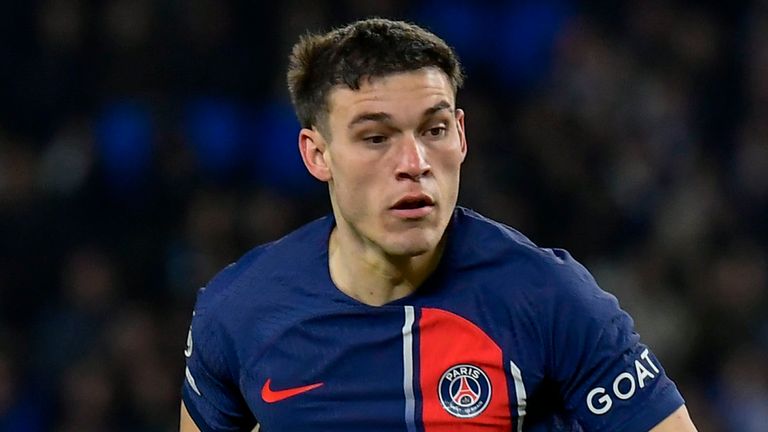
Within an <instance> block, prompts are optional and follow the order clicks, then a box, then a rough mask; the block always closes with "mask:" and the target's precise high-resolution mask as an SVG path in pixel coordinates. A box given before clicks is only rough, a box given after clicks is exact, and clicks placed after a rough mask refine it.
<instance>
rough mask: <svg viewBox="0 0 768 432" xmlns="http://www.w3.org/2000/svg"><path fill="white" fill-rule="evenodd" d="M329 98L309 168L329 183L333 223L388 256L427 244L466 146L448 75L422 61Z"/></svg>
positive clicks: (445, 217) (452, 197)
mask: <svg viewBox="0 0 768 432" xmlns="http://www.w3.org/2000/svg"><path fill="white" fill-rule="evenodd" d="M328 102H329V114H328V128H329V131H330V137H329V138H330V140H331V141H330V142H329V143H326V142H324V139H323V138H322V137H321V136H320V135H319V134H317V135H316V136H317V139H318V140H320V141H323V142H321V143H319V147H322V148H323V151H322V152H321V153H322V161H321V162H322V164H324V167H325V169H326V170H325V171H323V172H322V174H321V175H318V174H317V173H315V172H313V174H315V176H316V177H318V178H320V179H321V180H325V181H327V182H328V184H329V190H330V194H331V202H332V204H333V208H334V213H335V216H336V222H337V228H338V229H339V230H343V231H344V235H345V236H349V237H348V238H352V239H354V240H355V241H359V242H361V244H363V245H366V246H374V247H377V248H379V249H381V250H382V251H383V252H384V253H386V254H387V255H391V256H416V255H421V254H423V253H426V252H429V251H432V250H434V248H435V247H436V246H437V245H438V243H439V242H440V239H441V238H442V236H443V233H444V231H445V228H446V226H447V225H448V222H449V220H450V218H451V214H452V212H453V209H454V207H455V205H456V199H457V195H458V188H459V172H460V168H461V163H462V162H463V161H464V156H465V155H466V148H467V147H466V139H465V136H464V113H463V112H462V111H461V110H457V109H455V97H454V92H453V89H452V87H451V84H450V80H449V79H448V77H447V76H446V75H445V74H444V73H443V72H441V71H439V70H438V69H435V68H425V69H421V70H418V71H414V72H404V73H397V74H393V75H388V76H385V77H381V78H374V79H373V80H367V79H364V80H363V81H362V82H361V87H360V89H359V90H351V89H348V88H346V87H337V88H335V89H333V90H332V91H331V93H330V94H329V98H328ZM302 152H303V153H304V150H303V149H302ZM305 160H306V157H305ZM308 166H309V164H308ZM310 171H312V168H310Z"/></svg>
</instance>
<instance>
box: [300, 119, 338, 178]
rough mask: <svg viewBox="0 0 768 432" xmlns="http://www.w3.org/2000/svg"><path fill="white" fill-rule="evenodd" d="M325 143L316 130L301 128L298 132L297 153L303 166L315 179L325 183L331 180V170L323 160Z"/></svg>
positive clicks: (325, 148)
mask: <svg viewBox="0 0 768 432" xmlns="http://www.w3.org/2000/svg"><path fill="white" fill-rule="evenodd" d="M326 150H327V143H326V142H325V139H324V138H323V135H322V134H321V133H320V132H319V131H318V130H317V129H314V128H312V129H307V128H303V129H301V131H299V153H301V160H303V161H304V166H306V167H307V170H308V171H309V173H310V174H312V175H313V176H314V177H315V178H316V179H318V180H320V181H322V182H327V181H329V180H330V179H331V170H330V169H329V168H328V163H327V161H326V160H325V156H326V154H325V152H326Z"/></svg>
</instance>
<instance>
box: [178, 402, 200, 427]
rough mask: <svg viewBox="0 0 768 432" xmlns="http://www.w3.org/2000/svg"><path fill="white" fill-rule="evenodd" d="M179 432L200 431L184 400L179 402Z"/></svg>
mask: <svg viewBox="0 0 768 432" xmlns="http://www.w3.org/2000/svg"><path fill="white" fill-rule="evenodd" d="M179 432H200V429H198V427H197V425H196V424H195V422H194V421H193V420H192V417H190V416H189V411H187V407H186V405H184V401H182V402H181V418H180V421H179Z"/></svg>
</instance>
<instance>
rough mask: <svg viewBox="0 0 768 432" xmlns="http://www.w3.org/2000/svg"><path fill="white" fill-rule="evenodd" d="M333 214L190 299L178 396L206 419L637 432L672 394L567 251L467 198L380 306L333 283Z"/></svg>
mask: <svg viewBox="0 0 768 432" xmlns="http://www.w3.org/2000/svg"><path fill="white" fill-rule="evenodd" d="M333 226H334V220H333V217H331V216H327V217H325V218H322V219H319V220H317V221H315V222H312V223H310V224H308V225H305V226H304V227H302V228H300V229H299V230H297V231H295V232H293V233H291V234H289V235H288V236H286V237H284V238H282V239H280V240H278V241H275V242H272V243H269V244H266V245H263V246H260V247H258V248H255V249H254V250H252V251H251V252H249V253H248V254H246V255H245V256H244V257H243V258H242V259H240V260H239V261H238V262H237V263H235V264H233V265H230V266H229V267H227V268H226V269H224V270H223V271H222V272H221V273H219V274H218V275H217V276H216V277H215V278H214V279H213V280H212V281H211V282H210V283H209V284H208V286H207V287H206V288H203V289H202V290H201V291H200V293H199V295H198V299H197V304H196V306H195V312H194V315H193V319H192V324H191V329H190V335H189V337H188V340H187V350H186V351H185V356H186V357H187V368H186V371H185V377H186V378H185V381H184V385H183V388H182V397H183V400H184V403H185V405H186V407H187V409H188V410H189V412H190V415H191V416H192V418H193V419H194V421H195V423H196V424H197V425H198V427H199V428H200V429H201V430H203V431H249V430H251V429H252V428H253V427H254V425H255V424H256V422H258V423H259V424H260V426H261V431H262V432H287V431H310V430H311V431H340V430H343V431H347V432H355V431H381V432H388V431H393V432H394V431H406V432H443V431H445V432H447V431H458V432H462V431H463V432H473V431H549V430H560V431H581V430H584V431H616V430H621V431H630V432H631V431H647V430H649V429H650V428H652V427H653V426H654V425H656V424H657V423H658V422H660V421H661V420H663V419H664V418H666V417H667V416H668V415H670V414H671V413H672V412H674V411H675V410H676V409H677V408H679V407H680V406H681V405H682V404H683V400H682V397H681V396H680V394H679V393H678V391H677V389H676V387H675V385H674V384H673V383H672V381H670V380H669V379H668V378H667V376H666V375H665V373H664V370H663V368H662V367H661V365H660V363H659V361H658V359H657V358H656V357H655V356H654V355H653V354H652V353H651V352H650V351H649V350H648V348H647V347H645V346H644V345H643V344H642V343H640V341H639V337H638V335H637V334H636V333H635V332H634V330H633V322H632V320H631V318H630V317H629V316H628V315H627V314H626V313H625V312H624V311H622V310H621V309H620V308H619V305H618V302H617V300H616V298H615V297H613V296H612V295H610V294H608V293H606V292H605V291H602V290H601V289H600V288H598V286H597V284H596V283H595V281H594V279H593V278H592V277H591V276H590V274H589V273H588V272H587V271H586V270H585V269H584V268H583V267H582V266H581V265H580V264H578V263H577V262H576V261H575V260H573V259H572V258H571V257H570V256H569V255H568V253H567V252H565V251H562V250H552V249H542V248H539V247H537V246H535V245H534V244H533V243H531V242H530V241H529V240H528V239H527V238H525V237H524V236H523V235H521V234H520V233H518V232H517V231H515V230H513V229H511V228H509V227H507V226H505V225H502V224H499V223H497V222H494V221H491V220H489V219H486V218H484V217H483V216H481V215H479V214H477V213H475V212H473V211H471V210H467V209H464V208H457V209H456V211H455V212H454V215H453V218H452V220H451V222H450V224H449V227H448V231H447V235H448V239H447V244H446V250H445V252H444V254H443V257H442V259H441V262H440V264H439V266H438V268H437V269H436V271H435V272H434V273H433V274H432V275H431V276H430V277H429V278H428V279H427V281H426V282H425V283H424V284H423V285H422V286H421V287H420V288H419V289H418V290H417V291H416V292H415V293H413V294H411V295H410V296H407V297H405V298H402V299H399V300H397V301H394V302H391V303H388V304H386V305H384V306H381V307H372V306H368V305H365V304H362V303H360V302H358V301H357V300H354V299H352V298H351V297H349V296H347V295H345V294H344V293H342V292H341V291H339V290H338V289H337V288H336V287H335V286H334V284H333V282H332V280H331V277H330V274H329V270H328V238H329V235H330V232H331V230H332V229H333Z"/></svg>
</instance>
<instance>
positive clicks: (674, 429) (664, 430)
mask: <svg viewBox="0 0 768 432" xmlns="http://www.w3.org/2000/svg"><path fill="white" fill-rule="evenodd" d="M650 432H696V426H694V425H693V421H691V417H690V416H689V415H688V409H687V408H685V405H683V406H681V407H680V408H678V409H677V411H675V412H673V413H672V414H670V415H669V417H667V418H665V419H664V420H663V421H662V422H661V423H659V424H657V425H656V426H655V427H654V428H653V429H651V430H650Z"/></svg>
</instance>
